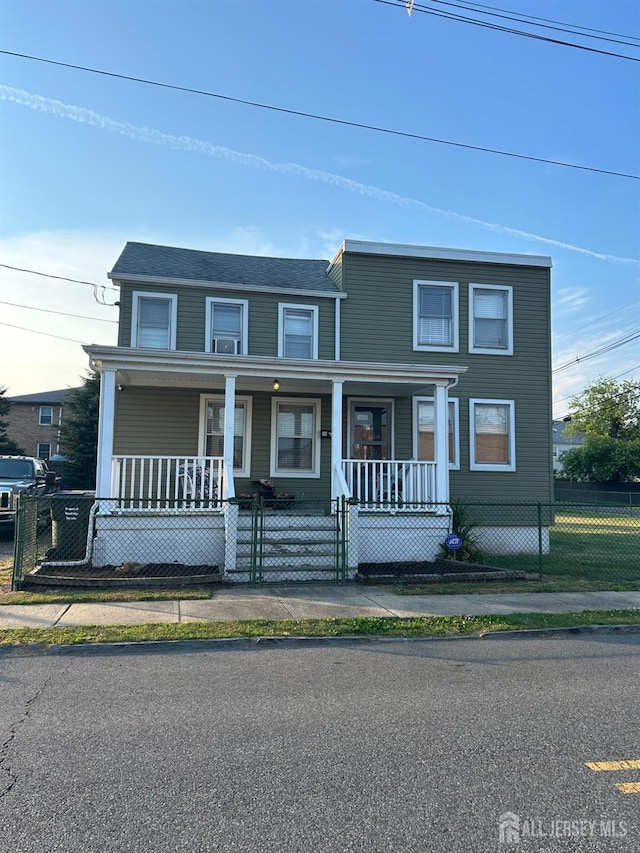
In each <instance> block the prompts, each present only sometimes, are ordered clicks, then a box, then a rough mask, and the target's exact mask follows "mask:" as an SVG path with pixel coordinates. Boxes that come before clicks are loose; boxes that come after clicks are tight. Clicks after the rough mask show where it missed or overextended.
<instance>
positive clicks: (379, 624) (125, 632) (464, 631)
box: [0, 610, 640, 646]
mask: <svg viewBox="0 0 640 853" xmlns="http://www.w3.org/2000/svg"><path fill="white" fill-rule="evenodd" d="M638 624H640V611H638V610H603V611H598V612H596V611H593V612H587V613H513V614H508V615H504V616H503V615H500V616H419V617H415V618H411V619H401V618H399V617H357V618H353V619H278V620H266V619H256V620H249V621H243V622H179V623H168V624H164V623H160V624H153V625H126V626H125V625H108V626H82V627H75V628H63V627H59V628H7V629H2V630H0V646H3V645H16V644H19V645H24V644H30V643H43V644H46V645H50V644H63V645H75V644H77V643H113V642H147V641H154V640H155V641H158V640H165V641H166V640H206V639H225V638H234V637H405V638H407V639H418V638H421V637H452V636H464V635H474V634H475V635H477V636H482V635H483V634H486V633H487V632H490V631H514V630H531V629H544V628H575V627H580V626H587V625H638Z"/></svg>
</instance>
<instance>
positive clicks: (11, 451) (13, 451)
mask: <svg viewBox="0 0 640 853" xmlns="http://www.w3.org/2000/svg"><path fill="white" fill-rule="evenodd" d="M6 391H7V389H6V388H0V453H2V454H6V455H8V456H24V455H25V451H24V450H23V449H22V448H21V447H19V446H18V445H17V444H16V443H15V441H13V439H11V438H9V436H8V435H7V429H8V427H9V421H7V420H6V417H7V415H8V414H9V412H10V411H11V402H10V401H9V400H7V398H6V397H5V396H4V395H5V394H6Z"/></svg>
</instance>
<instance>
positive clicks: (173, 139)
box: [0, 85, 640, 265]
mask: <svg viewBox="0 0 640 853" xmlns="http://www.w3.org/2000/svg"><path fill="white" fill-rule="evenodd" d="M0 100H2V101H11V102H12V103H15V104H20V105H21V106H23V107H29V108H30V109H32V110H36V111H37V112H41V113H48V114H49V115H53V116H56V118H66V119H71V120H72V121H77V122H79V123H80V124H88V125H92V126H94V127H99V128H101V129H102V130H108V131H110V132H111V133H119V134H120V135H121V136H126V137H128V138H129V139H133V140H136V141H137V142H151V143H153V144H154V145H163V146H165V147H167V148H173V149H174V150H176V151H191V152H194V153H196V154H204V155H205V156H207V157H215V158H217V159H220V160H229V161H231V162H233V163H238V164H239V165H242V166H252V167H253V168H254V169H262V170H264V171H268V172H279V173H281V174H287V175H297V176H298V177H301V178H305V179H306V180H308V181H320V182H322V183H325V184H330V185H332V186H334V187H338V188H340V189H344V190H349V191H350V192H355V193H358V194H360V195H363V196H367V197H368V198H372V199H375V200H376V201H385V202H390V203H391V204H395V205H397V206H399V207H405V208H412V209H414V210H421V211H424V212H425V213H433V214H436V215H437V216H445V217H447V218H448V219H454V220H455V221H457V222H464V223H466V224H472V225H480V226H481V227H482V228H488V229H489V230H491V231H498V232H500V233H503V234H510V235H512V236H514V237H522V238H524V239H525V240H535V241H537V242H539V243H546V244H547V245H549V246H557V247H558V248H560V249H567V250H568V251H570V252H578V253H580V254H581V255H588V256H589V257H591V258H597V259H598V260H600V261H614V262H616V263H623V264H638V265H640V259H637V258H621V257H618V256H617V255H608V254H604V253H602V252H593V251H592V250H591V249H584V248H582V247H581V246H574V245H572V244H571V243H562V242H561V241H560V240H552V239H551V238H549V237H541V236H540V235H539V234H531V233H530V232H528V231H521V230H519V229H518V228H510V227H509V226H508V225H500V224H498V223H496V222H485V221H484V220H483V219H475V218H474V217H472V216H465V215H464V214H461V213H455V212H454V211H452V210H442V209H441V208H439V207H433V206H432V205H430V204H427V203H426V202H424V201H420V200H419V199H416V198H411V197H409V196H402V195H398V194H397V193H394V192H390V191H389V190H383V189H380V187H375V186H372V185H370V184H363V183H360V182H359V181H353V180H351V179H350V178H345V177H343V176H342V175H336V174H334V173H332V172H324V171H322V170H320V169H309V168H307V167H306V166H301V165H300V164H299V163H273V162H271V161H270V160H266V159H265V158H264V157H258V156H257V155H255V154H244V153H243V152H241V151H234V150H232V149H231V148H224V147H222V146H220V145H212V144H211V143H210V142H206V141H205V140H203V139H194V138H193V137H191V136H173V135H172V134H169V133H163V132H162V131H160V130H156V129H155V128H152V127H138V126H137V125H135V124H129V123H127V122H119V121H115V120H114V119H112V118H109V116H105V115H100V113H96V112H94V111H93V110H88V109H85V108H84V107H78V106H75V105H74V104H64V103H62V101H56V100H53V99H51V98H43V97H42V96H40V95H34V94H32V93H31V92H26V91H24V90H23V89H14V88H13V87H11V86H3V85H0Z"/></svg>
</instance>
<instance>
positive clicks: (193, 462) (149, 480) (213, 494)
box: [110, 455, 224, 511]
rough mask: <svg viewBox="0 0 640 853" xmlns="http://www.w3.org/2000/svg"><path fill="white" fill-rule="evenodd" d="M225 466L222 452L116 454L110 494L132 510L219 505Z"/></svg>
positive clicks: (213, 506)
mask: <svg viewBox="0 0 640 853" xmlns="http://www.w3.org/2000/svg"><path fill="white" fill-rule="evenodd" d="M223 470H224V468H223V460H222V458H221V457H219V456H138V455H124V456H114V457H113V458H112V461H111V495H110V497H112V498H117V499H118V506H119V508H120V509H129V510H134V509H135V510H142V509H147V510H169V509H180V510H185V509H188V510H203V511H204V510H208V511H211V510H215V509H220V498H221V497H222V495H223V492H224V482H223Z"/></svg>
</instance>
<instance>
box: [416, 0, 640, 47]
mask: <svg viewBox="0 0 640 853" xmlns="http://www.w3.org/2000/svg"><path fill="white" fill-rule="evenodd" d="M431 2H432V3H437V4H438V5H439V6H452V7H455V8H456V9H464V10H465V11H466V12H475V13H476V14H477V15H487V16H489V15H490V16H491V17H492V18H502V19H503V20H507V21H517V23H519V24H530V26H534V27H541V28H542V27H543V28H544V29H546V30H555V31H556V32H561V33H570V34H571V35H574V36H582V37H583V38H590V39H597V40H598V41H609V42H612V43H613V44H623V45H625V46H627V47H640V45H638V44H634V43H633V42H632V41H623V39H621V38H620V39H617V38H608V37H607V36H605V35H588V34H587V33H581V32H579V31H578V30H576V29H572V25H571V24H566V25H562V26H554V25H553V24H551V23H547V24H535V23H533V22H529V21H527V20H525V18H526V17H528V16H524V17H521V16H520V15H519V13H517V12H509V11H508V10H506V9H500V10H497V11H494V12H484V11H481V10H480V9H479V8H474V6H475V5H476V4H475V3H473V4H471V5H470V6H468V5H466V4H465V3H453V2H451V0H431ZM485 8H489V7H485ZM500 13H502V14H500ZM538 20H544V18H539V19H538ZM556 23H559V22H556ZM580 29H585V28H584V27H581V28H580ZM592 32H597V31H595V30H592ZM631 38H633V36H631Z"/></svg>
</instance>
